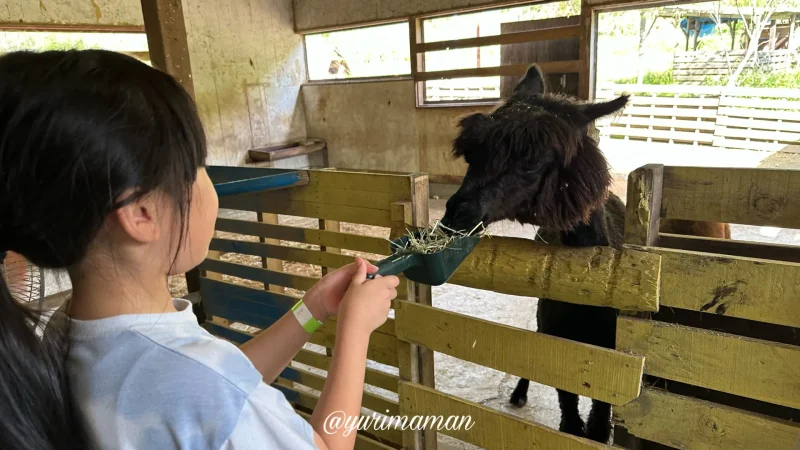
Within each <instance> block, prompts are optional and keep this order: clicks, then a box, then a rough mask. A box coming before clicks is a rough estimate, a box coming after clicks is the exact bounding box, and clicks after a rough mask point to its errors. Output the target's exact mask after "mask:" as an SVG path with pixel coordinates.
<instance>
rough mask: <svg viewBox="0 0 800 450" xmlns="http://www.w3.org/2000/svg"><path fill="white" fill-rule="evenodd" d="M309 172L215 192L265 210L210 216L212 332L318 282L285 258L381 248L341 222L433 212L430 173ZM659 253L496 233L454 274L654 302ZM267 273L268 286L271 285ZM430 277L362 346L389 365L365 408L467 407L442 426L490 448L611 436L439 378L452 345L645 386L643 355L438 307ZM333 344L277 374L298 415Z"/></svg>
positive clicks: (371, 379)
mask: <svg viewBox="0 0 800 450" xmlns="http://www.w3.org/2000/svg"><path fill="white" fill-rule="evenodd" d="M252 170H258V169H242V168H215V170H210V174H211V176H212V179H213V180H214V181H215V183H219V182H224V181H230V180H231V179H242V178H248V177H252V176H253V174H254V173H255V172H247V171H252ZM308 173H309V183H308V184H307V185H306V186H302V187H297V188H292V189H289V190H281V191H274V192H267V193H257V194H245V195H238V196H232V197H222V198H221V199H220V206H221V207H222V208H229V209H235V210H243V211H251V212H256V213H261V214H262V216H261V218H262V222H255V221H246V220H238V219H218V221H217V225H216V227H217V230H218V231H219V232H221V233H233V234H234V235H230V234H228V235H226V237H224V238H223V237H222V236H219V237H217V238H216V239H214V241H213V243H212V246H211V248H212V250H214V252H212V254H211V255H210V256H209V259H208V260H207V261H206V262H205V263H204V264H203V265H202V269H203V270H204V271H205V272H204V274H203V277H202V278H201V280H200V284H201V296H202V305H203V308H204V310H205V312H206V315H207V317H208V319H207V320H208V321H207V322H206V324H205V326H206V328H207V329H209V330H210V331H211V332H212V333H214V334H216V335H218V336H220V337H223V338H225V339H228V340H230V341H232V342H234V343H242V342H245V341H246V340H248V339H250V338H251V337H252V333H251V331H252V330H250V329H246V328H243V325H248V326H253V327H257V328H264V327H267V326H269V325H270V324H271V323H273V322H274V321H275V320H277V318H279V317H281V315H282V314H284V313H285V312H286V311H288V310H289V308H291V306H292V305H293V304H294V302H295V301H296V298H297V295H296V292H297V291H291V290H286V291H284V292H281V288H280V287H281V286H282V287H285V288H291V289H296V290H300V291H302V290H306V289H308V288H309V287H311V286H312V285H313V284H314V283H315V282H316V278H315V277H309V276H301V275H296V274H290V273H286V272H284V271H282V270H281V267H280V261H281V260H282V261H295V262H300V263H304V264H312V265H314V266H315V267H322V268H323V269H324V268H334V267H339V266H341V265H343V264H347V263H348V262H350V261H351V260H352V256H345V255H344V254H341V253H342V252H345V250H343V249H351V250H356V251H360V252H367V253H369V254H370V255H371V257H370V258H368V259H372V260H374V259H376V258H378V257H380V255H386V254H388V253H389V244H388V243H387V242H386V240H385V239H382V238H378V237H369V236H361V235H356V234H352V233H343V232H342V231H339V230H340V229H343V227H345V226H346V225H348V226H349V225H350V224H353V223H356V224H366V225H371V226H376V227H381V229H384V230H386V231H387V233H386V234H387V235H389V234H390V233H389V229H391V230H392V231H391V234H393V235H398V234H399V233H405V228H406V227H414V226H421V225H425V224H426V223H427V207H428V205H427V199H428V196H427V193H428V192H427V176H425V175H408V176H402V175H384V174H369V173H356V172H337V171H328V170H309V171H308ZM256 175H257V173H256ZM265 213H268V214H281V215H290V216H301V217H306V218H313V220H315V221H316V220H319V221H320V225H322V227H321V228H324V229H312V228H298V227H294V226H288V225H286V224H284V225H279V224H276V223H275V222H277V221H276V220H274V218H273V220H269V221H271V222H273V223H266V222H269V221H268V220H267V218H268V217H267V216H266V215H265ZM345 222H346V223H345ZM337 226H338V227H340V228H338V229H337V228H336V227H337ZM259 241H260V242H259ZM298 245H299V246H300V247H298ZM312 245H313V246H319V247H311V246H312ZM243 255H244V256H246V255H250V256H255V257H262V258H267V260H266V261H260V260H256V261H255V264H252V261H251V264H243V263H237V262H232V261H231V259H232V258H236V257H238V256H243ZM276 260H277V264H276ZM660 260H661V257H660V256H659V255H657V254H653V253H650V252H647V251H642V250H638V249H632V248H624V249H623V250H621V251H618V250H614V249H612V248H608V247H596V248H567V247H560V246H551V245H546V244H540V243H535V242H533V241H530V240H525V239H514V238H500V237H492V238H491V239H484V240H482V241H481V243H480V244H479V245H478V246H477V247H476V249H475V250H474V251H473V252H472V253H471V254H470V256H469V257H468V258H467V259H466V260H465V262H464V263H463V264H462V265H461V266H460V268H459V269H458V270H457V272H456V273H455V274H454V275H453V278H452V279H451V280H450V282H451V283H454V284H459V285H462V286H468V287H473V288H478V289H487V290H492V291H495V292H501V293H506V294H514V295H524V296H529V297H536V296H546V297H549V298H554V299H559V300H562V301H567V302H573V303H581V304H589V305H606V306H612V307H615V308H621V309H626V310H636V311H650V312H653V311H657V310H658V305H659V285H660V279H659V276H660ZM519 261H525V262H526V263H525V264H519V263H518V262H519ZM221 274H225V275H226V278H225V279H222V275H221ZM229 277H236V278H229ZM237 279H238V281H237ZM246 280H250V281H246ZM242 284H247V285H246V286H244V285H242ZM264 284H266V285H268V286H269V287H268V288H266V289H265V288H264V287H263V286H264ZM429 289H430V288H429V287H426V286H422V285H417V284H414V283H407V284H406V288H405V289H401V293H400V298H399V299H398V300H397V301H396V302H395V303H394V305H393V309H394V312H395V317H394V319H393V320H392V319H390V320H389V321H388V322H387V323H386V324H385V325H384V326H382V327H381V328H380V329H378V331H377V332H376V333H375V334H374V335H373V336H372V338H371V339H370V348H369V352H368V358H369V359H370V360H372V361H375V362H377V363H381V364H383V365H385V366H388V367H389V368H388V369H385V370H383V369H382V370H378V369H374V368H370V369H368V370H367V374H366V383H367V385H368V388H367V390H366V391H365V393H364V400H363V404H362V405H363V407H364V408H367V409H368V410H371V411H374V412H378V413H383V414H387V412H388V415H392V416H393V415H396V414H398V413H399V414H400V415H405V416H415V415H437V416H440V415H441V416H449V415H462V416H464V415H470V416H471V417H472V420H473V422H474V424H475V425H474V426H473V427H471V428H470V429H468V430H467V429H461V430H448V429H440V430H438V432H441V433H445V434H449V435H451V436H453V437H455V438H457V439H461V440H464V441H466V442H469V443H472V444H475V445H478V446H480V447H483V448H487V449H509V448H529V447H530V444H531V443H536V444H537V447H541V448H548V449H549V448H554V449H555V448H569V449H601V448H607V446H605V445H601V444H599V443H597V442H594V441H589V440H586V439H581V438H576V437H574V436H571V435H567V434H564V433H560V432H558V431H557V430H553V429H551V428H548V427H546V426H543V425H541V424H538V423H535V422H532V421H528V420H524V419H520V418H517V417H513V416H511V415H509V414H506V413H503V412H500V411H497V410H495V409H492V408H488V407H485V406H482V405H480V404H477V403H474V402H471V401H468V400H465V399H463V398H460V397H457V396H453V395H448V394H446V393H443V392H441V391H438V390H436V389H435V386H434V383H433V359H432V354H433V352H434V351H436V352H442V353H446V354H448V355H451V356H454V357H456V358H460V359H462V360H466V361H470V362H473V363H477V364H480V365H484V366H487V367H491V368H494V369H497V370H500V371H504V372H507V373H510V374H513V375H516V376H520V377H526V378H529V379H531V380H533V381H537V382H540V383H544V384H547V385H549V386H553V387H557V388H560V389H564V390H566V391H569V392H574V393H577V394H580V395H584V396H588V397H591V398H596V399H600V400H603V401H606V402H609V403H611V404H613V405H624V404H626V403H629V402H631V401H633V400H634V399H636V398H637V397H638V396H639V394H640V392H641V377H642V370H643V366H644V359H643V358H642V357H641V356H637V355H632V354H629V353H626V352H620V351H616V350H611V349H604V348H600V347H595V346H591V345H586V344H583V343H579V342H574V341H569V340H566V339H560V338H556V337H552V336H548V335H545V334H540V333H536V332H533V331H529V330H525V329H519V328H514V327H510V326H506V325H502V324H498V323H493V322H490V321H487V320H481V319H477V318H473V317H469V316H465V315H462V314H457V313H453V312H450V311H446V310H442V309H439V308H434V307H432V306H431V302H430V290H429ZM293 293H294V294H293ZM241 324H243V325H241ZM421 325H422V326H421ZM335 331H336V328H335V319H331V320H330V321H329V322H328V323H326V324H325V325H324V326H323V327H321V328H320V329H319V330H318V331H317V332H316V333H315V334H314V335H313V336H312V338H311V342H312V343H314V344H319V345H322V346H324V347H326V348H328V349H331V348H332V347H333V343H334V341H335V339H336V333H335ZM328 353H329V352H326V353H322V352H313V351H311V350H306V349H304V350H301V352H300V353H299V354H298V356H297V357H296V358H295V362H294V363H292V364H291V365H290V366H289V367H287V369H286V370H285V371H284V372H283V373H282V374H281V376H280V378H279V380H278V381H277V382H276V383H275V384H274V386H275V387H276V388H278V389H280V390H281V391H283V392H284V394H285V395H286V397H287V399H288V400H289V401H290V403H292V404H293V405H294V406H295V408H296V409H297V410H298V411H299V412H301V414H304V415H306V416H307V415H308V414H310V413H311V411H312V410H313V408H314V406H315V404H316V402H317V399H318V396H317V395H318V394H317V393H316V391H319V390H321V389H322V387H323V385H324V382H325V373H324V370H325V369H327V367H328V366H329V364H330V361H331V359H330V357H329V354H328ZM520 355H523V356H520ZM298 363H299V364H302V365H304V366H300V365H298ZM308 367H310V368H308ZM375 387H377V388H381V389H384V390H386V391H389V392H390V393H397V397H396V399H395V398H394V397H393V395H382V394H377V393H375V391H374V388H375ZM436 431H437V430H427V431H426V432H425V433H424V434H423V433H415V432H413V431H409V430H404V431H401V430H397V429H388V430H383V429H369V430H366V431H364V432H363V433H361V435H360V436H359V438H358V442H357V444H356V448H358V449H370V450H374V449H383V450H387V449H393V448H394V449H397V448H407V449H422V448H425V449H435V448H436V434H435V432H436Z"/></svg>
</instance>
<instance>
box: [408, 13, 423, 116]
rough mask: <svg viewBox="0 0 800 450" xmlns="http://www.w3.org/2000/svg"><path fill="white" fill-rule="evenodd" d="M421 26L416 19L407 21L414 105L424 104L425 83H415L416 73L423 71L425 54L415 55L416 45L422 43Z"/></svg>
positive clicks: (411, 18)
mask: <svg viewBox="0 0 800 450" xmlns="http://www.w3.org/2000/svg"><path fill="white" fill-rule="evenodd" d="M421 25H422V24H421V23H420V19H419V18H417V17H410V18H409V19H408V33H409V42H410V51H411V78H413V79H414V96H415V97H416V105H417V106H420V105H422V104H423V103H425V82H424V81H416V77H417V73H418V72H420V71H423V70H425V53H417V45H418V44H421V43H422V26H421Z"/></svg>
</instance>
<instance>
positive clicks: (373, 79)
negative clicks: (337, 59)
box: [302, 19, 412, 85]
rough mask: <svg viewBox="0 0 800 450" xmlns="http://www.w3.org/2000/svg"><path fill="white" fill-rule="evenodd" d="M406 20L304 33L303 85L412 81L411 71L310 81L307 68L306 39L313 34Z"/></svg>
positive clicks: (370, 26) (400, 21) (377, 23)
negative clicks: (304, 79) (304, 75)
mask: <svg viewBox="0 0 800 450" xmlns="http://www.w3.org/2000/svg"><path fill="white" fill-rule="evenodd" d="M406 21H407V20H406V19H401V20H391V21H385V22H374V23H365V24H360V25H357V26H347V27H344V28H332V29H322V30H314V31H313V32H304V33H302V36H303V53H305V58H303V59H304V62H305V69H306V74H308V79H307V80H306V82H305V83H304V84H307V85H326V84H354V83H378V82H382V81H409V80H411V79H412V77H411V71H410V70H409V73H403V74H398V75H377V76H369V77H350V78H329V79H324V80H312V79H311V71H310V70H309V67H308V57H309V53H308V43H307V41H306V37H308V36H310V35H314V34H322V33H336V32H340V31H350V30H358V29H364V28H374V27H380V26H384V25H396V24H399V23H404V22H406ZM410 59H411V52H410V51H409V61H410Z"/></svg>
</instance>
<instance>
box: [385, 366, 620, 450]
mask: <svg viewBox="0 0 800 450" xmlns="http://www.w3.org/2000/svg"><path fill="white" fill-rule="evenodd" d="M399 393H400V411H401V414H402V415H404V416H407V417H415V416H419V417H421V418H432V420H437V419H436V418H438V417H441V418H442V419H441V422H430V421H429V422H428V424H429V425H430V426H437V429H438V431H439V432H440V433H443V434H447V435H449V436H452V437H454V438H456V439H460V440H462V441H465V442H469V443H470V444H474V445H476V446H478V447H480V448H485V449H487V450H506V449H521V448H530V449H548V450H550V449H553V450H589V449H597V450H600V449H608V448H610V447H609V446H608V445H607V444H601V443H599V442H594V441H590V440H588V439H583V438H579V437H576V436H573V435H570V434H566V433H561V432H559V431H557V430H554V429H552V428H549V427H546V426H544V425H541V424H538V423H536V422H531V421H528V420H524V419H521V418H519V417H517V416H514V415H511V414H508V413H504V412H501V411H498V410H496V409H494V408H490V407H488V406H483V405H480V404H478V403H475V402H471V401H468V400H464V399H462V398H459V397H456V396H454V395H449V394H445V393H442V392H439V391H436V390H433V389H430V388H427V387H425V386H421V385H419V384H415V383H408V382H405V381H401V382H400V389H399ZM448 418H452V419H450V420H451V422H452V420H456V421H457V422H456V424H459V423H460V424H462V426H454V425H451V426H449V427H446V426H444V425H445V423H446V422H445V420H447V419H448ZM467 418H469V420H470V422H469V423H467V422H466V420H467ZM462 421H463V422H462ZM470 425H471V426H470ZM611 448H619V447H611Z"/></svg>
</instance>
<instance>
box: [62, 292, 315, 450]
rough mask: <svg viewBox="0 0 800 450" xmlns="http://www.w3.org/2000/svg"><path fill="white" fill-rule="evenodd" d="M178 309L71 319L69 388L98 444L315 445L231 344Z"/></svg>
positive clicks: (181, 305) (164, 449) (186, 308)
mask: <svg viewBox="0 0 800 450" xmlns="http://www.w3.org/2000/svg"><path fill="white" fill-rule="evenodd" d="M174 305H175V308H176V309H177V310H178V312H175V313H164V314H132V315H122V316H116V317H110V318H107V319H100V320H90V321H81V320H73V321H72V322H71V325H70V334H69V336H70V341H71V348H70V353H69V358H68V361H67V369H68V373H69V377H70V383H71V388H72V394H73V396H74V398H75V400H76V401H77V404H78V406H79V407H80V409H81V411H82V413H83V417H84V420H85V421H86V425H87V426H88V427H89V430H90V433H91V437H92V439H93V443H95V444H96V446H97V448H100V449H104V450H105V449H159V450H168V449H213V450H218V449H226V450H227V449H291V450H305V449H309V450H311V449H316V446H315V445H314V433H313V431H312V428H311V426H310V425H309V424H308V422H306V421H305V420H304V419H303V418H302V417H300V416H299V415H297V414H296V413H295V412H294V410H293V409H292V407H291V405H289V403H288V402H287V401H286V398H285V397H284V396H283V394H282V393H281V392H280V391H278V390H276V389H275V388H273V387H271V386H269V385H267V384H265V383H264V382H263V381H262V379H261V374H260V373H259V372H258V371H257V370H256V368H255V367H254V366H253V364H252V363H251V362H250V360H249V359H248V358H247V357H246V356H245V355H244V353H242V352H241V351H240V350H239V349H238V348H236V346H234V345H233V344H230V343H228V342H226V341H223V340H220V339H217V338H215V337H214V336H212V335H211V334H210V333H208V332H207V331H206V330H205V329H203V328H202V327H200V325H198V324H197V319H196V318H195V316H194V314H193V313H192V308H191V303H190V302H188V301H187V300H182V299H178V300H174Z"/></svg>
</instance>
